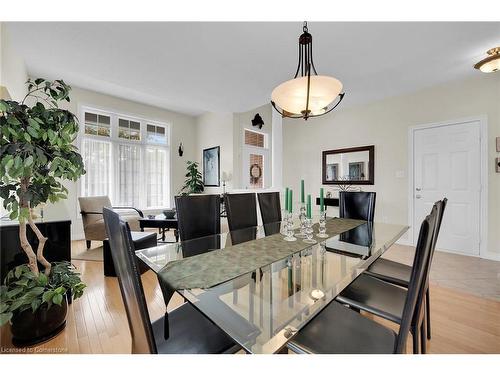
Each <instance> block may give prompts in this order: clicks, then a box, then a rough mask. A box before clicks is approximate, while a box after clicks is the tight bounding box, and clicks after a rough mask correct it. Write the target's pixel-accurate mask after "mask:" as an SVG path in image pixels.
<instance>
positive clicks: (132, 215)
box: [78, 196, 144, 249]
mask: <svg viewBox="0 0 500 375" xmlns="http://www.w3.org/2000/svg"><path fill="white" fill-rule="evenodd" d="M78 202H79V203H80V212H81V214H82V220H83V231H84V233H85V240H86V241H87V249H89V248H90V245H91V241H103V240H104V239H106V238H107V235H106V228H105V225H104V219H103V216H102V209H103V208H104V207H110V208H113V209H114V210H115V211H116V212H118V213H119V214H120V216H121V218H122V219H123V220H125V221H126V222H127V223H128V224H129V227H130V229H131V230H133V231H140V226H139V218H141V217H144V214H143V213H142V211H141V210H138V209H137V208H135V207H113V206H111V201H110V200H109V197H108V196H96V197H78Z"/></svg>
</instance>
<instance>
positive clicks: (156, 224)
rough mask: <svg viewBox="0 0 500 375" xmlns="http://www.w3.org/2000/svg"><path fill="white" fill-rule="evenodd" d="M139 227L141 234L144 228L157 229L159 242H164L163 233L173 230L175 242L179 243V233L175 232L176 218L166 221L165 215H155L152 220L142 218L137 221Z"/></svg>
mask: <svg viewBox="0 0 500 375" xmlns="http://www.w3.org/2000/svg"><path fill="white" fill-rule="evenodd" d="M139 226H140V227H141V232H144V228H158V229H159V230H160V233H161V240H160V239H159V241H162V242H165V232H166V231H167V230H169V229H173V230H174V235H175V242H178V241H179V232H178V230H177V227H178V223H177V218H176V217H174V218H173V219H167V218H166V217H165V215H163V214H160V215H156V216H155V217H154V218H149V217H142V218H140V219H139Z"/></svg>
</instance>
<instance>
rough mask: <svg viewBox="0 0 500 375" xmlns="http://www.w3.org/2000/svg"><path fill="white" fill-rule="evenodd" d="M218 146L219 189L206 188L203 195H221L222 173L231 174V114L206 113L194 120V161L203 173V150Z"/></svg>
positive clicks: (229, 183)
mask: <svg viewBox="0 0 500 375" xmlns="http://www.w3.org/2000/svg"><path fill="white" fill-rule="evenodd" d="M216 146H220V171H219V172H220V177H221V181H220V187H206V188H205V193H207V194H217V193H222V172H227V173H233V162H234V160H233V159H234V158H233V114H232V113H230V112H227V113H206V114H203V115H201V116H198V117H197V118H196V150H195V155H194V158H195V159H194V161H197V162H198V163H199V166H200V169H199V170H200V172H201V173H203V150H204V149H206V148H210V147H216ZM233 182H234V179H233V180H231V181H229V182H228V183H227V184H226V188H229V189H230V188H231V187H232V186H233Z"/></svg>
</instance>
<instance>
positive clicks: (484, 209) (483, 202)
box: [408, 115, 491, 258]
mask: <svg viewBox="0 0 500 375" xmlns="http://www.w3.org/2000/svg"><path fill="white" fill-rule="evenodd" d="M467 122H479V134H480V135H479V142H480V163H481V167H480V168H481V170H480V179H481V190H480V199H479V206H480V207H479V210H480V212H479V257H481V258H491V254H489V253H488V121H487V117H486V115H480V116H474V117H467V118H462V119H457V120H450V121H442V122H434V123H429V124H422V125H415V126H411V127H409V128H408V223H409V224H408V225H409V226H410V228H411V230H410V231H408V242H409V243H410V245H413V246H415V242H416V240H417V239H416V238H414V235H413V233H414V230H413V226H414V225H415V223H414V222H413V217H414V215H413V214H414V199H413V193H414V186H413V185H414V173H415V171H414V167H415V163H414V142H415V132H416V131H417V130H422V129H429V128H437V127H441V126H450V125H455V124H463V123H467Z"/></svg>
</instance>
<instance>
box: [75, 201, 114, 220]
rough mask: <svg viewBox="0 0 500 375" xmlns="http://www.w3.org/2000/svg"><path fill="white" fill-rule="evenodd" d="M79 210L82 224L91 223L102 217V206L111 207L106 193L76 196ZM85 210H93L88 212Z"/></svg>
mask: <svg viewBox="0 0 500 375" xmlns="http://www.w3.org/2000/svg"><path fill="white" fill-rule="evenodd" d="M78 202H79V203H80V211H81V212H82V220H83V225H84V226H86V225H89V224H93V223H95V222H97V221H99V220H101V219H102V215H101V213H102V209H103V207H111V201H110V200H109V197H108V196H107V195H102V196H96V197H78ZM87 212H94V213H88V214H86V213H87Z"/></svg>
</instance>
